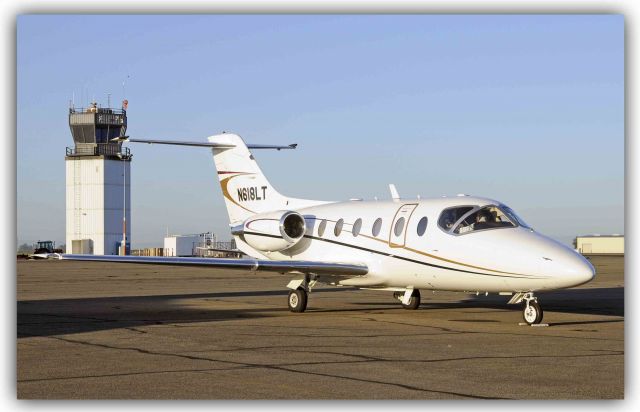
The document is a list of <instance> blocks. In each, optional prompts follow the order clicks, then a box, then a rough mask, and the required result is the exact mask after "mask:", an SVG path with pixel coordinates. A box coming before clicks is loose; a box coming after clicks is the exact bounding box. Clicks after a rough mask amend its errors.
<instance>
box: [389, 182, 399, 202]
mask: <svg viewBox="0 0 640 412" xmlns="http://www.w3.org/2000/svg"><path fill="white" fill-rule="evenodd" d="M389 191H390V192H391V199H393V201H394V202H398V201H400V195H399V194H398V189H396V185H394V184H393V183H390V184H389Z"/></svg>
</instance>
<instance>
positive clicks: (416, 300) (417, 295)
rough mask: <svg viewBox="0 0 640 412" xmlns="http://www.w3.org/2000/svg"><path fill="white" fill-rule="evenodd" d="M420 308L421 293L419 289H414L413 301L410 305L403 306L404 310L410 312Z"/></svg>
mask: <svg viewBox="0 0 640 412" xmlns="http://www.w3.org/2000/svg"><path fill="white" fill-rule="evenodd" d="M419 306H420V291H419V290H418V289H414V290H413V293H411V299H410V300H409V304H408V305H405V304H404V303H403V304H402V307H403V308H404V309H408V310H416V309H418V307H419Z"/></svg>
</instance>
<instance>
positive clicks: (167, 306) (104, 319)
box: [18, 287, 624, 338]
mask: <svg viewBox="0 0 640 412" xmlns="http://www.w3.org/2000/svg"><path fill="white" fill-rule="evenodd" d="M345 290H347V289H346V288H345V289H343V288H341V289H335V288H330V289H314V294H315V293H327V292H342V291H345ZM286 294H287V291H284V290H277V291H244V292H220V293H215V292H213V293H197V294H181V295H157V296H124V297H105V298H79V299H53V300H33V301H19V302H18V338H25V337H32V336H52V335H63V334H74V333H83V332H93V331H100V330H109V329H119V328H135V327H144V326H149V325H162V324H184V323H192V322H218V321H225V320H237V319H251V318H264V317H272V316H274V312H288V309H287V307H286V305H285V302H284V300H283V302H282V308H273V307H265V308H241V307H240V308H237V309H221V308H207V307H206V305H199V306H198V307H190V306H188V305H185V304H183V303H181V302H178V301H184V300H198V299H202V300H205V301H206V300H207V299H210V300H216V301H218V300H223V299H225V298H226V299H228V302H229V303H232V304H235V306H242V305H243V302H241V301H238V302H234V301H233V299H232V298H243V297H248V298H250V297H268V296H285V295H286ZM312 296H313V295H312ZM348 296H349V295H348V294H345V295H344V297H345V299H348ZM423 296H424V298H423V300H422V305H421V309H422V310H429V309H456V310H460V309H467V308H482V309H503V310H509V309H513V310H520V308H521V307H520V305H507V304H506V303H507V300H508V297H506V296H497V295H490V296H484V295H480V296H475V295H473V296H471V297H469V296H468V295H466V296H465V298H463V299H461V300H459V301H452V302H442V301H440V302H438V301H430V299H429V298H430V297H431V296H430V294H427V293H424V294H423ZM538 296H539V299H540V302H541V303H542V305H543V308H544V310H545V311H547V312H565V313H576V314H591V315H606V316H618V317H623V316H624V288H623V287H614V288H588V289H567V290H562V291H556V292H548V293H541V294H539V295H538ZM434 298H436V299H440V297H438V295H437V294H436V295H435V296H434ZM356 304H357V305H361V307H360V308H355V309H354V308H353V307H350V308H344V309H336V308H327V309H324V308H316V309H314V308H310V311H313V312H340V311H348V312H351V311H371V310H393V309H394V307H397V308H398V310H402V309H401V308H400V306H399V304H398V303H397V302H396V301H395V300H393V298H390V299H389V300H388V301H385V302H380V301H378V302H367V303H360V302H358V303H356ZM293 316H304V315H299V314H295V315H293ZM456 316H459V313H458V314H457V315H456ZM470 321H472V320H471V319H470ZM618 321H622V320H593V321H576V322H568V323H567V322H565V323H562V324H564V325H569V324H576V325H577V324H588V323H603V322H618Z"/></svg>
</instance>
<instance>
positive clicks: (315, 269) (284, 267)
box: [52, 254, 369, 277]
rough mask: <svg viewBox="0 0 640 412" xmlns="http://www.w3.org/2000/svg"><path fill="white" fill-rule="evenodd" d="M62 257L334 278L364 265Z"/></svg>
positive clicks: (364, 271) (357, 273)
mask: <svg viewBox="0 0 640 412" xmlns="http://www.w3.org/2000/svg"><path fill="white" fill-rule="evenodd" d="M52 256H54V257H57V258H58V259H61V260H81V261H91V262H114V263H138V264H147V265H173V266H200V267H210V268H218V269H237V270H249V271H252V272H276V273H292V272H294V273H305V274H316V275H329V276H337V277H353V276H363V275H366V274H367V273H368V271H369V270H368V268H367V266H366V265H362V264H357V263H330V262H313V261H307V260H262V259H216V258H200V257H164V256H157V257H156V256H116V255H72V254H52Z"/></svg>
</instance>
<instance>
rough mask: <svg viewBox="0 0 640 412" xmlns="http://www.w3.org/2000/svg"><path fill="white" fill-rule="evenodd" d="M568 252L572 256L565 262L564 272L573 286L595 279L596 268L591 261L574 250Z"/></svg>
mask: <svg viewBox="0 0 640 412" xmlns="http://www.w3.org/2000/svg"><path fill="white" fill-rule="evenodd" d="M567 252H568V253H570V254H571V257H570V258H569V259H567V261H565V263H564V265H565V270H564V273H565V275H566V276H567V281H568V282H570V283H571V286H578V285H582V284H583V283H587V282H589V281H591V280H593V278H595V276H596V269H595V268H594V267H593V265H592V264H591V262H589V261H588V260H587V259H586V258H585V257H584V256H582V255H581V254H579V253H577V252H575V251H573V250H571V251H567Z"/></svg>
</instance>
